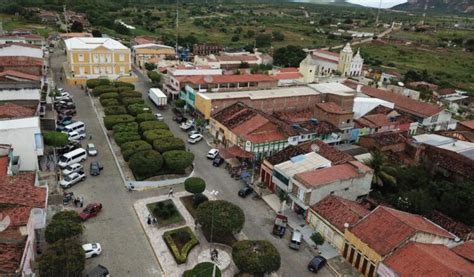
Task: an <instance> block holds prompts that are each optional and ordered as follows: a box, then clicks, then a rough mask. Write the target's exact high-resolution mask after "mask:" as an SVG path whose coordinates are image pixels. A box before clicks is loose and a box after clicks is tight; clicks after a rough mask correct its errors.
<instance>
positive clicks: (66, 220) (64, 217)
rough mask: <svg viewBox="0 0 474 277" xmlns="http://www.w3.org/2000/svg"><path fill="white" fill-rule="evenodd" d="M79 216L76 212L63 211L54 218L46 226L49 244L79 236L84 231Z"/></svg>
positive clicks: (45, 233)
mask: <svg viewBox="0 0 474 277" xmlns="http://www.w3.org/2000/svg"><path fill="white" fill-rule="evenodd" d="M79 219H80V217H79V214H78V213H77V212H76V211H62V212H59V213H57V214H56V215H54V216H53V220H52V221H51V223H49V225H48V226H46V230H45V232H44V237H45V239H46V241H47V242H48V243H54V242H56V241H58V240H61V239H69V238H72V237H76V236H79V235H80V234H82V232H83V231H84V228H83V226H82V222H81V220H79Z"/></svg>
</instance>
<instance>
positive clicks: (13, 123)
mask: <svg viewBox="0 0 474 277" xmlns="http://www.w3.org/2000/svg"><path fill="white" fill-rule="evenodd" d="M40 133H41V130H40V121H39V118H38V117H27V118H20V119H13V120H1V121H0V138H1V140H2V143H6V144H11V145H12V148H13V154H14V155H15V156H20V163H21V164H20V170H21V171H32V170H37V169H38V154H42V151H43V149H41V151H37V149H36V141H35V134H40Z"/></svg>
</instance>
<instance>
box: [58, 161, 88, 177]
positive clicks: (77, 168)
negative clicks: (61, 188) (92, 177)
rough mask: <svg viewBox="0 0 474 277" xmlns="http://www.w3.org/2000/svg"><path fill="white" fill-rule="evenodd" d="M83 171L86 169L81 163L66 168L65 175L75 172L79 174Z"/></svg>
mask: <svg viewBox="0 0 474 277" xmlns="http://www.w3.org/2000/svg"><path fill="white" fill-rule="evenodd" d="M81 170H84V167H83V166H82V164H80V163H75V164H70V165H68V166H66V168H65V169H64V170H63V175H64V176H66V175H69V174H72V173H74V172H79V171H81Z"/></svg>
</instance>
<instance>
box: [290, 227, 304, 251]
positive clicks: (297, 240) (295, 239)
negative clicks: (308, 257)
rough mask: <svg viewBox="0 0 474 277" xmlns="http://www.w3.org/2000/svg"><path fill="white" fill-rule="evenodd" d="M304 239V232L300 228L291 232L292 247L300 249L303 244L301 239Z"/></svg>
mask: <svg viewBox="0 0 474 277" xmlns="http://www.w3.org/2000/svg"><path fill="white" fill-rule="evenodd" d="M302 240H303V234H302V233H301V232H300V230H294V231H293V233H292V234H291V240H290V245H289V246H290V248H291V249H294V250H299V249H300V246H301V241H302Z"/></svg>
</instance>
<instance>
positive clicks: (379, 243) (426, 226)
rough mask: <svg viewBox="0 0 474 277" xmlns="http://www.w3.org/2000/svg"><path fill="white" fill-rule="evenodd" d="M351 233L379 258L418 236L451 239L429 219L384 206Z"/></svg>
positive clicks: (351, 229)
mask: <svg viewBox="0 0 474 277" xmlns="http://www.w3.org/2000/svg"><path fill="white" fill-rule="evenodd" d="M350 231H351V232H352V233H353V234H354V235H355V236H356V237H358V238H359V239H360V240H362V241H363V242H364V243H365V244H367V245H368V246H369V247H370V248H372V249H373V250H374V251H376V252H377V253H378V254H380V255H381V256H382V257H383V256H385V255H387V254H389V253H390V252H392V251H393V250H394V249H396V248H397V247H399V246H400V245H401V244H403V243H404V242H406V241H408V240H409V239H410V238H411V237H413V236H414V235H415V234H416V233H417V232H423V233H428V234H432V235H436V236H440V237H444V238H449V239H454V235H452V234H451V233H449V232H448V231H446V230H444V229H443V228H441V227H439V226H438V225H436V224H434V223H433V222H431V221H429V220H428V219H426V218H424V217H422V216H419V215H414V214H410V213H406V212H402V211H398V210H395V209H392V208H388V207H385V206H378V207H377V208H375V209H374V210H373V211H372V212H371V213H370V214H369V215H368V216H366V217H365V218H364V219H362V220H361V221H359V222H358V223H357V224H356V225H354V226H352V227H351V228H350Z"/></svg>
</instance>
